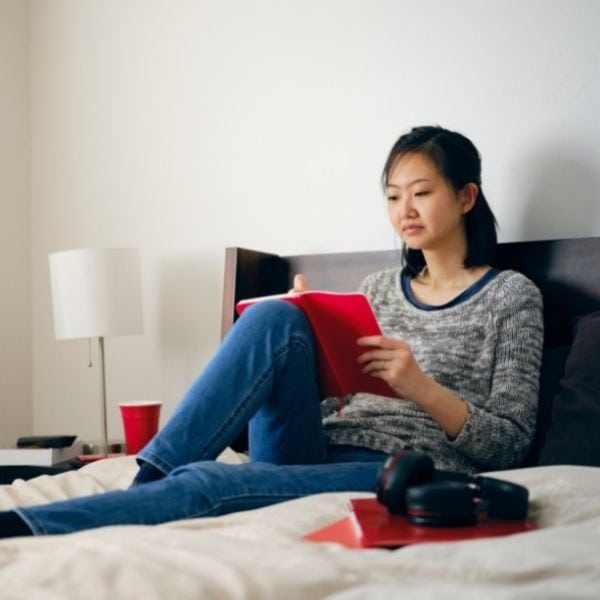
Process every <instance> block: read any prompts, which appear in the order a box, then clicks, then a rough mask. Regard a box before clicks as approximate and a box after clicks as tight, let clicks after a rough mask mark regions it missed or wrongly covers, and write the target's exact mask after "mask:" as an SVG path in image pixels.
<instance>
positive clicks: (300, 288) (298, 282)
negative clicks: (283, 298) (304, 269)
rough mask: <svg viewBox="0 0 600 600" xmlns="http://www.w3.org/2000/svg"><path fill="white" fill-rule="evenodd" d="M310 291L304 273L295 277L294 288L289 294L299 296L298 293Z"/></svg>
mask: <svg viewBox="0 0 600 600" xmlns="http://www.w3.org/2000/svg"><path fill="white" fill-rule="evenodd" d="M306 291H308V282H307V281H306V277H305V276H304V275H302V273H298V275H294V287H293V288H292V289H291V290H290V291H289V292H288V294H297V293H298V292H306Z"/></svg>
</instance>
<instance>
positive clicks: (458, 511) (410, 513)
mask: <svg viewBox="0 0 600 600" xmlns="http://www.w3.org/2000/svg"><path fill="white" fill-rule="evenodd" d="M476 496H477V490H476V488H475V486H473V485H469V484H468V483H464V482H459V481H432V482H431V483H424V484H422V485H415V486H412V487H409V488H408V489H407V490H406V518H407V519H408V520H409V521H410V522H411V523H413V524H415V525H427V526H430V527H458V526H466V525H474V524H475V523H476V521H477V512H476V509H475V507H476V501H475V499H476Z"/></svg>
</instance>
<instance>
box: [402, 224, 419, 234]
mask: <svg viewBox="0 0 600 600" xmlns="http://www.w3.org/2000/svg"><path fill="white" fill-rule="evenodd" d="M422 229H423V227H421V226H420V225H406V226H405V227H403V228H402V233H403V234H405V235H413V234H415V233H419V232H420V231H421V230H422Z"/></svg>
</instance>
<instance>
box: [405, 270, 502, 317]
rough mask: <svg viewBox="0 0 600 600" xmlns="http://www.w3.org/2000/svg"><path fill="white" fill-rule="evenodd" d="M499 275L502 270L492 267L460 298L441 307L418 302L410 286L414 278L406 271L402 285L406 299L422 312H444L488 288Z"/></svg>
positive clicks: (460, 295)
mask: <svg viewBox="0 0 600 600" xmlns="http://www.w3.org/2000/svg"><path fill="white" fill-rule="evenodd" d="M499 273H500V269H496V268H495V267H492V268H491V269H490V270H489V271H488V272H487V273H485V274H484V275H482V276H481V277H480V278H479V279H478V280H477V281H475V282H474V283H472V284H471V285H470V286H469V287H468V288H467V289H466V290H464V291H463V292H461V293H460V294H459V295H458V296H456V298H453V299H452V300H450V302H446V304H440V305H433V304H425V303H424V302H420V301H419V300H417V299H416V298H415V295H414V294H413V291H412V288H411V286H410V280H411V279H412V277H411V276H410V275H409V274H408V273H407V272H406V271H403V272H402V274H401V276H400V283H401V285H402V291H403V292H404V295H405V296H406V299H407V300H408V301H409V302H410V303H411V304H412V305H413V306H416V307H417V308H420V309H421V310H442V309H444V308H451V307H452V306H456V305H457V304H461V303H462V302H465V301H466V300H468V299H469V298H471V297H472V296H474V295H475V294H476V293H477V292H478V291H479V290H480V289H482V288H483V287H484V286H486V285H487V284H488V283H489V282H490V281H491V280H492V279H494V277H496V275H498V274H499Z"/></svg>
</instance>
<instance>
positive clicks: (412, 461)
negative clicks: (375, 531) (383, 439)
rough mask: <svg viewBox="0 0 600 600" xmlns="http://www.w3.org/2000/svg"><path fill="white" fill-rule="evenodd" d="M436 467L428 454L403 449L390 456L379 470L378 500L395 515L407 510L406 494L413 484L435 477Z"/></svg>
mask: <svg viewBox="0 0 600 600" xmlns="http://www.w3.org/2000/svg"><path fill="white" fill-rule="evenodd" d="M434 472H435V467H434V465H433V461H432V460H431V458H430V457H429V456H427V455H426V454H422V453H421V452H415V451H414V450H401V451H400V452H397V453H396V454H394V455H393V456H390V457H389V458H388V459H387V460H386V462H385V464H384V465H383V467H382V468H381V470H380V472H379V477H378V480H377V500H379V502H380V503H381V504H383V505H384V506H386V507H387V509H388V510H389V511H390V512H391V513H392V514H395V515H403V514H404V513H405V512H406V501H405V494H406V490H407V488H408V487H410V486H411V485H415V484H419V483H424V482H426V481H430V480H431V479H432V478H433V474H434Z"/></svg>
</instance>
